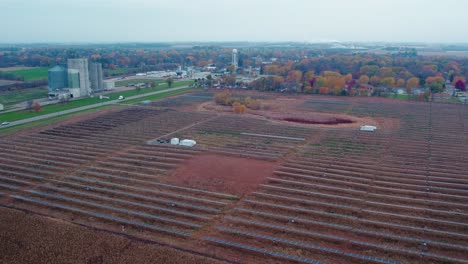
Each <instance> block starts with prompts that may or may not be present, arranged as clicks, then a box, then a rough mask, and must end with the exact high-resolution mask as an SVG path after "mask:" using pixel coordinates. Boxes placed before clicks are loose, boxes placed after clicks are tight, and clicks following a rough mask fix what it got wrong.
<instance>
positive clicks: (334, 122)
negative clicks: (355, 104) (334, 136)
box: [283, 117, 354, 125]
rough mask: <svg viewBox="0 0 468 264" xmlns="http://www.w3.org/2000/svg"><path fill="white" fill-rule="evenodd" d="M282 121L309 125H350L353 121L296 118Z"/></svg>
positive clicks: (344, 119)
mask: <svg viewBox="0 0 468 264" xmlns="http://www.w3.org/2000/svg"><path fill="white" fill-rule="evenodd" d="M283 120H284V121H288V122H294V123H300V124H310V125H340V124H352V123H354V121H353V120H350V119H346V118H321V119H304V118H297V117H287V118H284V119H283Z"/></svg>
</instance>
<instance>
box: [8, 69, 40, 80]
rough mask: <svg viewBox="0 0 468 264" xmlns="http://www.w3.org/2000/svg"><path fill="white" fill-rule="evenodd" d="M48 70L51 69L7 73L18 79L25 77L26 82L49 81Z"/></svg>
mask: <svg viewBox="0 0 468 264" xmlns="http://www.w3.org/2000/svg"><path fill="white" fill-rule="evenodd" d="M48 70H49V69H48V68H47V67H40V68H33V69H26V70H16V71H7V72H6V73H11V74H14V75H16V76H18V77H24V80H25V81H35V80H41V79H47V74H48Z"/></svg>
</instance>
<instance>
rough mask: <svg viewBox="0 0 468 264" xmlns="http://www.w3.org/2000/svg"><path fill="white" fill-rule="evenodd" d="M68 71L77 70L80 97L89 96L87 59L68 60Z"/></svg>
mask: <svg viewBox="0 0 468 264" xmlns="http://www.w3.org/2000/svg"><path fill="white" fill-rule="evenodd" d="M68 69H72V70H78V72H79V76H80V96H88V95H90V94H91V85H90V81H89V70H88V59H68Z"/></svg>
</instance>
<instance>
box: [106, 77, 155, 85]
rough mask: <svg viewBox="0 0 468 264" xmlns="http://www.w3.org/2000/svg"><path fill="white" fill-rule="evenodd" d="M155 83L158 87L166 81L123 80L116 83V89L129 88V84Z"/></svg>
mask: <svg viewBox="0 0 468 264" xmlns="http://www.w3.org/2000/svg"><path fill="white" fill-rule="evenodd" d="M151 82H154V83H155V84H156V85H158V84H159V83H163V82H164V81H163V80H161V79H156V78H154V79H144V78H142V79H128V80H121V81H116V82H115V87H121V86H127V85H129V84H137V83H147V84H148V83H151Z"/></svg>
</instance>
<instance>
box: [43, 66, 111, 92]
mask: <svg viewBox="0 0 468 264" xmlns="http://www.w3.org/2000/svg"><path fill="white" fill-rule="evenodd" d="M48 83H49V97H50V98H55V99H57V98H59V97H60V98H64V97H67V96H66V95H68V96H69V97H71V98H74V97H84V96H89V95H91V94H93V93H96V92H100V91H103V90H104V83H103V75H102V64H101V63H95V62H88V59H86V58H81V59H68V61H67V65H66V67H65V66H62V65H57V66H54V67H52V68H51V69H49V72H48Z"/></svg>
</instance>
